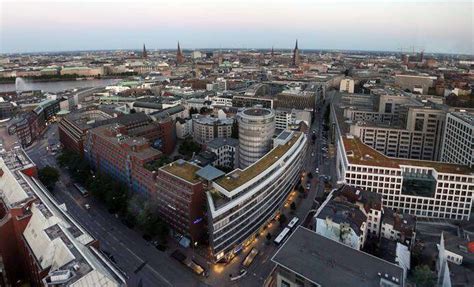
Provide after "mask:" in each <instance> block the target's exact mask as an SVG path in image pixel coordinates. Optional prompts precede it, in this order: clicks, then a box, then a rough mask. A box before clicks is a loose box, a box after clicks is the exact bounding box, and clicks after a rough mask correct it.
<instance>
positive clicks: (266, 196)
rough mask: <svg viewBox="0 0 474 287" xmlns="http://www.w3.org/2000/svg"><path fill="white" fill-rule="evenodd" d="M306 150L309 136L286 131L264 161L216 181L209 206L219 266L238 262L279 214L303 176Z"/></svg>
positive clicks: (210, 228) (209, 217)
mask: <svg viewBox="0 0 474 287" xmlns="http://www.w3.org/2000/svg"><path fill="white" fill-rule="evenodd" d="M306 150H307V138H306V135H305V134H303V133H301V132H291V131H283V132H282V133H281V134H280V135H279V136H278V138H277V139H276V140H275V146H274V148H273V149H272V150H271V151H270V152H268V153H267V154H266V155H264V156H263V157H262V158H260V160H258V161H257V162H255V163H254V164H252V165H250V166H248V167H247V168H245V169H236V170H234V171H232V172H230V173H228V174H226V175H225V176H223V177H220V178H218V179H216V180H213V181H212V188H211V189H210V191H208V192H207V203H208V210H209V211H208V228H209V236H210V239H209V240H210V245H211V249H212V254H213V258H214V260H215V261H220V260H224V261H225V260H230V259H231V258H233V256H235V254H237V253H239V252H240V251H241V250H242V248H244V246H246V245H248V244H249V243H250V242H251V241H252V240H253V239H254V238H255V236H256V234H258V233H259V232H261V231H262V230H263V227H264V226H265V225H266V224H268V222H270V221H271V220H272V219H273V218H274V217H275V216H276V215H277V214H278V212H279V210H280V208H281V207H282V206H283V205H284V203H285V201H286V199H287V197H288V195H289V194H290V192H291V190H292V189H293V188H294V186H295V184H296V183H297V181H298V179H299V178H300V176H301V174H300V172H301V169H302V167H303V160H304V158H305V156H306Z"/></svg>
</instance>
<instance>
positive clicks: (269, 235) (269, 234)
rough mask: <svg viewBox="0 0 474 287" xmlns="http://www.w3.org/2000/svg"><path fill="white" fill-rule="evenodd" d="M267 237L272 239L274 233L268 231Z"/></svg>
mask: <svg viewBox="0 0 474 287" xmlns="http://www.w3.org/2000/svg"><path fill="white" fill-rule="evenodd" d="M266 238H267V240H268V241H270V240H272V234H271V233H270V232H268V233H267V236H266Z"/></svg>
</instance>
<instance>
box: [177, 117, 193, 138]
mask: <svg viewBox="0 0 474 287" xmlns="http://www.w3.org/2000/svg"><path fill="white" fill-rule="evenodd" d="M192 135H193V119H191V118H189V119H182V118H177V119H176V137H177V138H179V139H182V140H183V139H185V138H187V137H189V136H192Z"/></svg>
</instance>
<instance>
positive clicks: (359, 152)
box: [342, 136, 474, 175]
mask: <svg viewBox="0 0 474 287" xmlns="http://www.w3.org/2000/svg"><path fill="white" fill-rule="evenodd" d="M342 140H343V142H344V149H345V150H346V156H347V160H348V161H349V163H351V164H359V165H369V166H375V167H376V166H380V167H388V168H400V165H411V166H419V167H428V168H433V169H435V170H436V171H438V172H442V173H454V174H464V175H467V174H471V173H474V169H473V168H470V167H469V166H464V165H458V164H450V163H445V162H436V161H427V160H414V159H400V158H392V157H388V156H385V155H384V154H382V153H380V152H379V151H377V150H375V149H373V148H371V147H369V146H368V145H366V144H364V143H363V142H362V141H361V140H360V139H359V138H357V137H347V136H343V137H342Z"/></svg>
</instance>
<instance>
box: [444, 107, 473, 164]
mask: <svg viewBox="0 0 474 287" xmlns="http://www.w3.org/2000/svg"><path fill="white" fill-rule="evenodd" d="M441 161H444V162H450V163H457V164H462V165H467V166H470V167H473V166H474V114H472V113H467V112H454V113H448V115H447V117H446V126H445V130H444V138H443V148H442V151H441Z"/></svg>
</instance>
